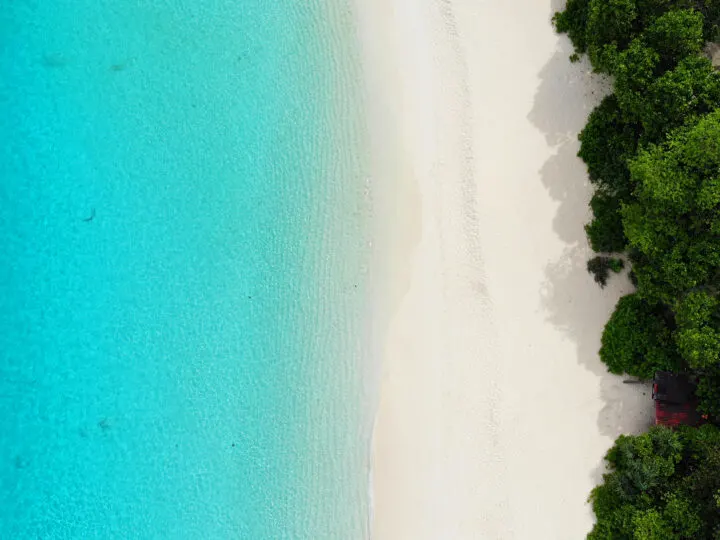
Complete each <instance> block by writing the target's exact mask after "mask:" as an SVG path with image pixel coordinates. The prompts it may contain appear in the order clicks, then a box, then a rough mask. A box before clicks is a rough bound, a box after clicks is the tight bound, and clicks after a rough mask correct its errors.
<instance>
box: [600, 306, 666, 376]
mask: <svg viewBox="0 0 720 540" xmlns="http://www.w3.org/2000/svg"><path fill="white" fill-rule="evenodd" d="M669 317H670V316H669V314H668V310H667V309H666V308H664V306H662V305H661V304H651V303H649V302H648V301H647V300H645V299H643V298H642V297H640V296H639V295H638V294H629V295H626V296H623V297H622V298H621V299H620V300H619V302H618V304H617V306H616V307H615V311H614V313H613V314H612V316H611V317H610V320H609V321H608V323H607V325H606V326H605V330H604V332H603V335H602V346H601V347H600V359H601V360H602V361H603V362H604V363H605V365H607V367H608V369H609V370H610V372H611V373H616V374H622V373H627V374H628V375H633V376H636V377H640V378H642V379H651V378H652V377H653V376H654V375H655V372H656V371H658V370H670V371H672V370H675V369H678V368H679V367H680V359H679V357H678V354H677V352H676V350H675V346H674V342H673V339H672V329H671V325H672V321H668V318H669Z"/></svg>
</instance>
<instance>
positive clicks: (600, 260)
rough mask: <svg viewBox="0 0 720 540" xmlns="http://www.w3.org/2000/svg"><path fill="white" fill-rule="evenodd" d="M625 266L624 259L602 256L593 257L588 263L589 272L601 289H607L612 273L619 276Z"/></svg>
mask: <svg viewBox="0 0 720 540" xmlns="http://www.w3.org/2000/svg"><path fill="white" fill-rule="evenodd" d="M624 266H625V263H624V262H623V260H622V259H617V258H615V257H604V256H602V255H598V256H597V257H593V258H592V259H590V260H589V261H588V263H587V269H588V272H590V274H592V276H593V278H594V279H595V283H599V284H600V286H601V287H605V285H607V280H608V277H609V276H610V272H615V273H616V274H617V273H619V272H620V271H622V269H623V267H624Z"/></svg>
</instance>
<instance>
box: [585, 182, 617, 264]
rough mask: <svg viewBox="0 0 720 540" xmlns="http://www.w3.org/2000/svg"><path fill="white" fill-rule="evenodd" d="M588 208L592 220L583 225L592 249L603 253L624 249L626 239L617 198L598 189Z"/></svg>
mask: <svg viewBox="0 0 720 540" xmlns="http://www.w3.org/2000/svg"><path fill="white" fill-rule="evenodd" d="M590 208H591V209H592V213H593V220H592V221H591V222H590V223H588V224H587V225H585V232H586V233H587V237H588V241H589V242H590V246H591V247H592V249H593V251H597V252H605V253H620V252H622V251H624V250H625V246H626V245H627V239H626V238H625V230H624V229H623V224H622V214H621V212H620V209H621V208H620V201H619V200H618V198H617V197H612V196H609V195H606V194H605V193H603V192H601V191H598V192H596V193H595V195H593V198H592V199H591V200H590Z"/></svg>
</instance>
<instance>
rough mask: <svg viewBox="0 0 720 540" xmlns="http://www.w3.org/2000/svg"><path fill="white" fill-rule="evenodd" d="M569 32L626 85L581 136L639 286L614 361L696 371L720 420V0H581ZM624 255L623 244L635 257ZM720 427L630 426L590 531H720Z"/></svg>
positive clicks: (618, 324)
mask: <svg viewBox="0 0 720 540" xmlns="http://www.w3.org/2000/svg"><path fill="white" fill-rule="evenodd" d="M554 23H555V26H556V28H557V30H558V31H560V32H563V33H566V34H567V35H568V36H569V38H570V40H571V41H572V43H573V45H574V48H575V53H574V54H576V55H584V54H586V55H587V57H588V59H589V61H590V64H591V65H592V68H593V70H594V71H596V72H598V73H602V74H605V75H607V76H609V80H610V81H611V83H612V88H613V91H612V93H611V94H610V95H608V96H607V97H605V98H604V99H603V100H602V102H601V103H600V104H599V105H598V106H597V107H596V108H595V110H594V111H593V112H592V113H591V114H590V116H589V118H588V122H587V125H586V126H585V128H584V129H583V130H582V132H581V133H580V134H579V139H580V150H579V152H578V155H579V157H580V158H581V159H582V160H583V161H584V162H585V164H586V165H587V170H588V175H589V178H590V181H591V183H592V184H593V186H594V187H595V194H594V195H593V197H592V199H591V201H590V208H591V210H592V216H593V217H592V220H591V221H590V223H588V224H587V225H586V227H585V231H586V234H587V237H588V241H589V243H590V246H591V247H592V249H593V250H594V251H596V252H597V253H600V254H601V255H598V256H596V257H594V258H593V259H591V260H590V261H589V262H588V270H589V271H591V272H592V273H593V274H594V275H595V278H596V281H598V283H599V284H600V285H601V286H604V285H605V284H606V282H607V279H608V276H609V275H611V272H612V270H614V269H613V268H611V267H610V261H611V260H624V261H626V263H627V264H628V265H629V266H630V268H629V272H628V275H629V277H630V280H631V281H632V284H633V285H634V286H635V289H636V290H635V291H634V292H633V293H632V294H629V295H626V296H624V297H623V298H621V299H620V300H619V302H618V303H617V306H616V308H615V311H614V313H613V314H612V316H611V317H610V320H609V321H608V323H607V324H606V326H605V330H604V332H603V336H602V340H601V348H600V359H601V360H602V361H603V362H604V363H605V364H606V366H607V368H608V370H609V371H610V372H612V373H617V374H622V373H626V374H629V375H633V376H636V377H639V378H641V379H651V378H652V377H653V376H654V374H655V372H656V371H666V370H667V371H672V372H676V373H678V372H682V373H686V374H688V375H690V376H691V377H692V378H693V380H696V381H697V392H696V396H697V398H698V410H699V411H700V412H701V413H703V414H704V415H705V418H706V420H708V421H709V422H711V423H715V424H720V73H719V72H718V70H717V68H716V67H714V66H713V64H712V62H711V61H710V59H709V58H708V57H706V56H705V54H704V52H703V51H704V50H705V46H706V44H707V43H708V42H713V41H715V42H716V41H718V40H720V0H568V2H567V5H566V8H565V10H563V11H562V12H560V13H558V14H556V15H555V18H554ZM613 254H622V259H621V258H620V257H616V256H614V255H613ZM719 433H720V431H718V429H716V428H715V427H713V426H712V425H705V426H702V427H700V428H690V427H682V428H681V429H679V430H678V431H674V432H673V431H668V430H667V429H663V428H652V429H651V430H650V431H648V432H647V433H645V434H643V435H639V436H634V437H625V436H622V437H620V438H619V439H618V440H617V441H616V444H615V446H614V447H613V448H612V449H611V450H610V452H608V455H607V457H606V459H607V463H608V469H609V472H608V473H607V474H606V475H605V477H604V482H603V484H602V485H600V486H598V487H597V488H595V490H593V492H592V495H591V497H590V501H591V503H592V505H593V509H594V511H595V514H596V516H597V523H596V525H595V528H594V529H593V531H592V532H591V533H590V535H589V537H588V538H591V539H611V538H612V539H616V538H628V539H685V538H698V539H704V538H714V539H720V434H719Z"/></svg>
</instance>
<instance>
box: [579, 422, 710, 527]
mask: <svg viewBox="0 0 720 540" xmlns="http://www.w3.org/2000/svg"><path fill="white" fill-rule="evenodd" d="M605 459H606V461H607V466H608V472H607V473H606V474H605V475H604V476H603V483H602V484H601V485H599V486H597V487H596V488H595V489H593V491H592V493H591V494H590V503H591V504H592V507H593V510H594V512H595V516H596V517H597V521H596V524H595V527H594V528H593V530H592V532H591V533H590V534H589V535H588V538H589V539H590V540H599V539H607V540H617V539H622V538H627V539H648V540H649V539H653V540H665V539H678V540H686V539H696V540H703V539H710V538H713V537H714V536H713V535H714V532H715V531H716V530H717V527H718V526H719V525H720V513H719V512H718V504H717V500H718V494H720V475H718V474H717V471H718V470H719V468H720V430H718V429H717V428H716V427H714V426H710V425H707V426H702V427H700V428H690V427H683V428H681V429H679V430H677V431H672V430H670V429H668V428H665V427H660V426H657V427H652V428H650V430H648V431H647V432H646V433H643V434H642V435H637V436H627V435H621V436H620V437H619V438H618V439H617V441H615V445H614V446H613V447H612V448H611V449H610V450H609V451H608V453H607V455H606V457H605Z"/></svg>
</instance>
